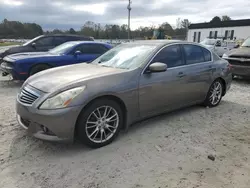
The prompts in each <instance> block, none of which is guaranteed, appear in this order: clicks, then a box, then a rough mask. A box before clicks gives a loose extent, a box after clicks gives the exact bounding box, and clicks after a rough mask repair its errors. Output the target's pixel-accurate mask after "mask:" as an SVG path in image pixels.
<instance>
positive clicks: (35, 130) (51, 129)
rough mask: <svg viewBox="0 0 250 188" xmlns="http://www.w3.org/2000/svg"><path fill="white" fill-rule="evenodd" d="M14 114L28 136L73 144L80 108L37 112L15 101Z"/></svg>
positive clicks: (33, 108)
mask: <svg viewBox="0 0 250 188" xmlns="http://www.w3.org/2000/svg"><path fill="white" fill-rule="evenodd" d="M16 112H17V121H18V123H19V124H20V125H21V126H22V127H23V128H24V129H26V130H27V131H28V134H30V135H32V136H34V137H36V138H38V139H42V140H47V141H59V142H73V141H74V132H75V124H76V121H77V118H78V115H79V113H80V112H81V107H80V106H77V107H69V108H65V109H57V110H38V109H36V108H35V107H32V106H25V105H23V104H21V102H20V101H19V100H18V99H17V102H16Z"/></svg>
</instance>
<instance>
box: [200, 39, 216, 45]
mask: <svg viewBox="0 0 250 188" xmlns="http://www.w3.org/2000/svg"><path fill="white" fill-rule="evenodd" d="M215 42H216V40H213V39H205V40H203V41H202V42H201V44H203V45H214V44H215Z"/></svg>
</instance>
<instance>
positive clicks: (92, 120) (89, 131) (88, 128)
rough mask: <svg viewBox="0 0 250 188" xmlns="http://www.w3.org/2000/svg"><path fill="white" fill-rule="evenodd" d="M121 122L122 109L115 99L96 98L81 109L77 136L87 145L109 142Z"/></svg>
mask: <svg viewBox="0 0 250 188" xmlns="http://www.w3.org/2000/svg"><path fill="white" fill-rule="evenodd" d="M122 124H123V113H122V110H121V108H120V106H119V104H117V103H116V102H115V101H113V100H110V99H98V100H96V101H94V102H93V103H92V104H90V106H88V107H87V108H86V109H84V110H83V111H82V113H81V114H80V116H79V119H78V122H77V130H76V131H77V135H78V138H79V139H80V140H81V141H82V142H83V144H86V145H87V146H89V147H92V148H99V147H102V146H105V145H108V144H109V143H111V142H112V141H113V140H114V139H115V137H116V136H117V135H118V134H119V132H120V129H121V127H122Z"/></svg>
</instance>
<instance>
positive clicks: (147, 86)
mask: <svg viewBox="0 0 250 188" xmlns="http://www.w3.org/2000/svg"><path fill="white" fill-rule="evenodd" d="M231 81H232V74H231V70H230V66H229V63H228V62H227V61H226V60H223V59H221V58H219V57H218V56H217V55H215V54H214V53H213V52H211V51H210V50H208V49H207V48H205V47H202V46H201V45H198V44H195V43H188V42H181V41H171V40H168V41H161V40H159V41H141V42H131V43H125V44H121V45H119V46H117V47H115V48H113V49H111V50H109V51H108V52H106V53H105V54H104V55H102V56H100V57H99V58H97V59H96V60H94V61H93V62H92V63H89V64H86V63H83V64H78V65H71V66H65V67H58V68H55V69H50V70H46V71H42V72H40V73H37V74H36V75H34V76H32V77H30V78H29V79H28V80H26V82H25V83H24V84H23V86H22V88H21V90H20V92H19V93H18V96H17V104H16V112H17V114H18V115H17V119H18V122H19V124H20V125H21V126H22V127H23V128H25V129H28V130H29V132H30V133H31V134H33V135H34V136H35V137H37V138H40V139H44V140H50V141H73V140H74V137H75V136H78V138H79V139H80V140H81V141H82V142H83V143H84V144H87V145H88V146H90V147H102V146H104V145H107V144H109V143H111V142H112V141H113V140H114V138H115V137H116V136H117V135H118V133H119V131H120V129H122V128H126V127H127V126H128V125H130V124H131V123H133V122H136V121H138V120H141V119H144V118H147V117H151V116H154V115H158V114H160V113H164V112H167V111H172V110H175V109H179V108H182V107H186V106H190V105H195V104H201V103H203V104H205V105H206V106H210V107H214V106H217V105H218V104H219V103H220V101H221V99H222V97H223V96H224V95H225V94H226V92H227V90H228V89H229V88H230V84H231Z"/></svg>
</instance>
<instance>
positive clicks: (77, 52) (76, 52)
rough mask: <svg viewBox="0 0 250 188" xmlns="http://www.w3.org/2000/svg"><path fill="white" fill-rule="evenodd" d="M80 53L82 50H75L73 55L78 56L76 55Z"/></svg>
mask: <svg viewBox="0 0 250 188" xmlns="http://www.w3.org/2000/svg"><path fill="white" fill-rule="evenodd" d="M81 54H82V52H81V51H79V50H77V51H75V53H74V55H75V56H78V55H81Z"/></svg>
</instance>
